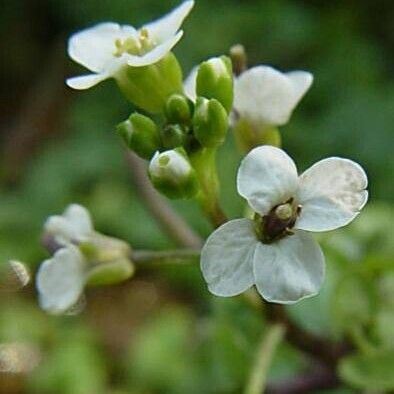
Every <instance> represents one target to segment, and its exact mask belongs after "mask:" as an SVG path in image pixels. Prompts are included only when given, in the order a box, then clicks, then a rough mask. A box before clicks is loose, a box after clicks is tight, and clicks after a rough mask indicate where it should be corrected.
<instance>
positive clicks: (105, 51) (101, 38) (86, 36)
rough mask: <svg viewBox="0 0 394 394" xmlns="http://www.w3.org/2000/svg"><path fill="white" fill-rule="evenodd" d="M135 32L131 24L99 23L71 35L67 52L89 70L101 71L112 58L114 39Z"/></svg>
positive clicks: (124, 37)
mask: <svg viewBox="0 0 394 394" xmlns="http://www.w3.org/2000/svg"><path fill="white" fill-rule="evenodd" d="M135 34H136V31H135V29H134V28H133V27H132V26H120V25H118V24H117V23H108V22H107V23H100V24H98V25H96V26H93V27H90V28H88V29H85V30H82V31H80V32H78V33H75V34H74V35H72V36H71V38H70V40H69V42H68V54H69V56H70V57H71V58H72V59H73V60H74V61H76V62H77V63H79V64H82V65H83V66H85V67H86V68H87V69H89V70H90V71H93V72H96V73H102V72H103V71H104V70H105V68H106V67H107V65H108V63H109V62H110V61H111V60H112V59H113V58H114V53H115V51H116V46H115V41H116V40H117V39H120V40H124V39H126V38H127V37H132V36H134V35H135Z"/></svg>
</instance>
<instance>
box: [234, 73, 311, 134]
mask: <svg viewBox="0 0 394 394" xmlns="http://www.w3.org/2000/svg"><path fill="white" fill-rule="evenodd" d="M312 82H313V76H312V74H310V73H308V72H305V71H292V72H288V73H281V72H280V71H277V70H275V69H274V68H272V67H269V66H257V67H253V68H250V69H249V70H246V71H245V72H243V73H242V74H241V75H240V76H239V77H238V78H236V79H235V82H234V109H235V112H236V113H237V114H238V116H239V117H240V118H243V119H246V120H248V121H249V122H250V123H252V124H254V125H256V126H257V127H259V129H260V130H261V129H267V128H270V127H276V126H282V125H284V124H286V123H287V122H288V121H289V119H290V116H291V113H292V112H293V110H294V108H295V107H296V105H297V104H298V102H299V101H300V100H301V98H302V97H303V96H304V94H305V93H306V92H307V90H308V89H309V88H310V86H311V85H312Z"/></svg>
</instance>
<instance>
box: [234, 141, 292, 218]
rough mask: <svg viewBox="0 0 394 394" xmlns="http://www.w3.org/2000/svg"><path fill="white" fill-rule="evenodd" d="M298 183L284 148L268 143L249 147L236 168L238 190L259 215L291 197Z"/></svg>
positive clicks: (264, 213) (290, 160)
mask: <svg viewBox="0 0 394 394" xmlns="http://www.w3.org/2000/svg"><path fill="white" fill-rule="evenodd" d="M297 184H298V176H297V168H296V166H295V164H294V162H293V160H292V159H291V158H290V157H289V156H288V155H287V154H286V153H285V152H284V151H283V150H281V149H279V148H275V147H273V146H269V145H264V146H259V147H257V148H255V149H253V150H251V151H250V152H249V153H248V155H247V156H246V157H245V158H244V159H243V160H242V163H241V165H240V167H239V170H238V176H237V187H238V193H239V194H240V195H241V196H242V197H244V198H246V199H247V200H248V203H249V205H250V206H251V207H252V208H253V209H254V210H255V211H256V212H258V213H259V214H260V215H266V214H267V213H268V212H269V211H270V210H271V209H272V208H273V207H274V206H275V205H277V204H281V203H284V202H286V201H287V200H288V199H289V198H291V197H293V195H294V194H295V192H296V190H297Z"/></svg>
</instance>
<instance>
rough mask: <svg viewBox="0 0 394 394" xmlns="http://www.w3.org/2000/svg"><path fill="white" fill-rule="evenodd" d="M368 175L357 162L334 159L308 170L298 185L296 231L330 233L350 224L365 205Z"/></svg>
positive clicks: (321, 162) (324, 161) (325, 160)
mask: <svg viewBox="0 0 394 394" xmlns="http://www.w3.org/2000/svg"><path fill="white" fill-rule="evenodd" d="M367 185H368V179H367V175H366V174H365V172H364V170H363V169H362V168H361V166H359V165H358V164H357V163H355V162H354V161H351V160H348V159H342V158H338V157H331V158H328V159H324V160H321V161H319V162H317V163H316V164H314V165H313V166H312V167H310V168H309V169H308V170H306V171H305V172H304V173H303V174H302V175H301V176H300V181H299V191H298V196H297V201H298V202H299V203H300V204H301V205H302V211H301V215H300V218H299V219H298V220H297V222H296V228H300V229H302V230H308V231H328V230H333V229H335V228H338V227H342V226H345V225H346V224H348V223H349V222H351V221H352V220H353V219H354V218H355V217H356V216H357V215H358V213H359V212H360V210H361V208H362V207H363V206H364V205H365V204H366V202H367V199H368V192H367V191H366V190H365V189H366V187H367Z"/></svg>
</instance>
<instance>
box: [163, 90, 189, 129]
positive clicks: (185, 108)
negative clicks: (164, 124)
mask: <svg viewBox="0 0 394 394" xmlns="http://www.w3.org/2000/svg"><path fill="white" fill-rule="evenodd" d="M165 114H166V117H167V120H168V121H169V122H170V123H188V122H189V121H190V119H191V115H192V103H191V101H190V100H189V99H188V98H187V97H186V96H184V95H182V94H173V95H172V96H170V97H169V99H168V100H167V102H166V106H165Z"/></svg>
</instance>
